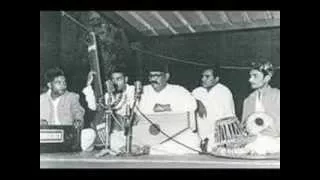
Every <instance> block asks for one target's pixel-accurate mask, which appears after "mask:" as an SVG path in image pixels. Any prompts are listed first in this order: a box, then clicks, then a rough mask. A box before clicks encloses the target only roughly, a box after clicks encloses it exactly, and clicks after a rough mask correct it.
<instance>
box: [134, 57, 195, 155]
mask: <svg viewBox="0 0 320 180" xmlns="http://www.w3.org/2000/svg"><path fill="white" fill-rule="evenodd" d="M148 72H149V76H148V79H149V82H150V84H149V85H146V86H144V88H143V94H142V96H141V100H140V103H139V109H140V110H141V112H142V113H144V114H162V113H165V114H170V113H186V112H190V113H192V114H193V113H194V112H195V110H196V108H197V104H196V100H195V99H194V97H193V96H192V95H191V93H190V92H189V91H188V90H187V89H185V88H184V87H182V86H180V85H176V84H170V83H168V81H169V78H170V73H169V71H168V65H167V64H164V63H159V62H153V64H152V65H151V66H149V67H148ZM191 124H193V123H191ZM160 127H161V124H160ZM179 128H181V127H177V129H179ZM192 128H193V127H192ZM192 130H193V129H191V128H190V129H188V130H187V131H185V132H183V133H182V134H180V135H179V136H177V137H175V139H176V140H178V141H180V142H182V143H185V144H186V145H188V146H191V147H193V148H197V147H198V146H197V145H198V143H199V139H198V137H197V136H196V134H194V133H193V131H192ZM185 153H195V151H192V150H190V149H188V148H185V147H183V146H181V145H179V144H177V143H176V142H174V141H167V142H165V143H163V144H159V145H156V146H154V147H151V151H150V154H185Z"/></svg>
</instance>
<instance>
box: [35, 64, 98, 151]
mask: <svg viewBox="0 0 320 180" xmlns="http://www.w3.org/2000/svg"><path fill="white" fill-rule="evenodd" d="M45 82H46V83H47V86H48V90H47V92H44V93H42V94H40V126H47V125H48V126H50V125H58V126H59V125H73V126H74V127H75V128H76V129H82V126H83V117H84V113H85V110H84V109H83V107H82V106H81V105H80V103H79V95H78V94H76V93H73V92H69V91H67V83H66V77H65V74H64V72H63V71H62V70H61V69H59V68H52V69H49V70H48V71H47V72H46V73H45ZM81 133H82V135H84V136H86V137H88V136H92V135H93V134H92V131H91V130H88V129H84V130H82V132H81ZM81 142H84V141H81ZM81 147H84V145H83V144H82V143H81Z"/></svg>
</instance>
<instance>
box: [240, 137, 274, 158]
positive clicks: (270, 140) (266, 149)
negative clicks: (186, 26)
mask: <svg viewBox="0 0 320 180" xmlns="http://www.w3.org/2000/svg"><path fill="white" fill-rule="evenodd" d="M245 147H246V148H247V149H249V150H251V151H252V152H255V153H258V154H267V153H279V152H280V137H271V136H264V135H258V137H257V139H256V140H255V141H253V142H252V143H249V144H248V145H246V146H245Z"/></svg>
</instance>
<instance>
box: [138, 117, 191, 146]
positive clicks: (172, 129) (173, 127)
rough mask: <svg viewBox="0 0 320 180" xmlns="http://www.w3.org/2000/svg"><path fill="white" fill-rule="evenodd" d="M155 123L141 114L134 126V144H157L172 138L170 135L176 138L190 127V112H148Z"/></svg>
mask: <svg viewBox="0 0 320 180" xmlns="http://www.w3.org/2000/svg"><path fill="white" fill-rule="evenodd" d="M146 117H148V119H150V120H151V121H152V122H153V123H154V124H151V123H150V122H149V121H148V120H146V119H145V118H144V117H142V116H141V115H137V118H138V119H139V121H138V123H137V125H135V126H133V129H132V139H133V144H139V145H149V146H153V145H157V144H162V143H165V142H167V141H169V140H170V137H172V138H176V137H178V136H179V135H181V134H183V133H184V132H185V131H186V130H188V129H189V128H190V113H189V112H186V113H179V114H178V113H177V114H173V113H170V114H169V113H167V114H146ZM159 130H161V131H163V132H165V133H166V134H167V135H168V136H169V137H167V136H165V135H164V134H162V133H161V132H160V131H159Z"/></svg>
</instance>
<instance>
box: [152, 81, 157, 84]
mask: <svg viewBox="0 0 320 180" xmlns="http://www.w3.org/2000/svg"><path fill="white" fill-rule="evenodd" d="M150 83H151V84H159V83H158V82H157V81H150Z"/></svg>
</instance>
